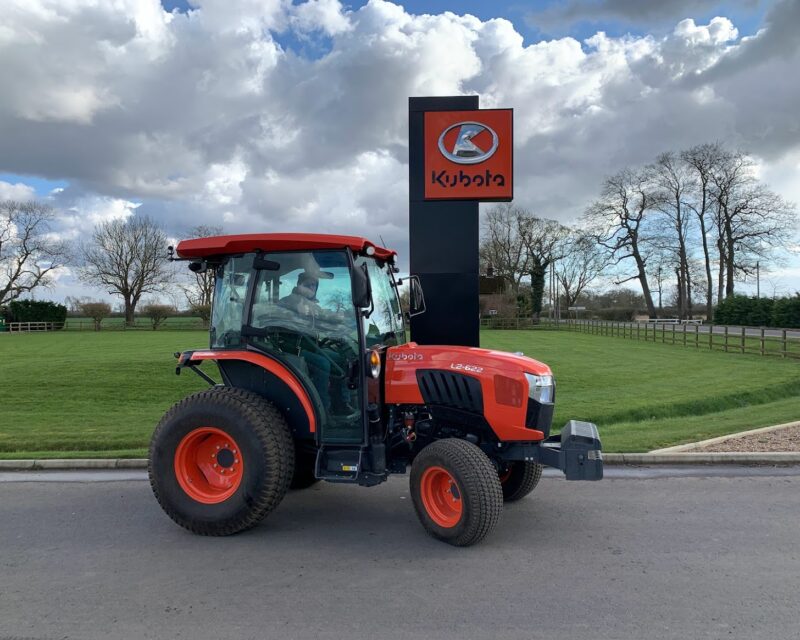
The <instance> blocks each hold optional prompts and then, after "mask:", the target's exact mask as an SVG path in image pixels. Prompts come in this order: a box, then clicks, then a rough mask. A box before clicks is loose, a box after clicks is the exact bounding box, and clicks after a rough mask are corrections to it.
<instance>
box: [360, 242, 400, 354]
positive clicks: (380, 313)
mask: <svg viewBox="0 0 800 640" xmlns="http://www.w3.org/2000/svg"><path fill="white" fill-rule="evenodd" d="M363 263H366V265H367V271H368V272H369V281H370V285H371V287H372V304H373V309H372V313H370V315H369V317H368V318H366V317H365V318H364V336H365V337H366V342H367V348H370V347H375V346H380V345H385V346H394V345H398V344H403V343H404V342H405V341H406V334H405V327H404V325H403V312H402V310H401V308H400V301H399V300H398V298H397V291H396V290H395V286H394V283H393V281H392V274H391V272H390V271H389V269H390V268H391V267H390V266H389V265H387V264H385V263H380V262H377V261H376V260H375V259H373V258H366V257H359V258H357V259H356V265H357V266H360V265H361V264H363Z"/></svg>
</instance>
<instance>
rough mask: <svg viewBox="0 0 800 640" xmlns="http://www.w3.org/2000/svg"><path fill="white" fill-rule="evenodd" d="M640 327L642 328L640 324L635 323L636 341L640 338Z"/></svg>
mask: <svg viewBox="0 0 800 640" xmlns="http://www.w3.org/2000/svg"><path fill="white" fill-rule="evenodd" d="M641 327H642V325H641V324H640V323H638V322H637V323H636V339H637V340H641V336H640V334H639V331H640V329H641Z"/></svg>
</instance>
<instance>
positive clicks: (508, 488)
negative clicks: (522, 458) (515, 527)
mask: <svg viewBox="0 0 800 640" xmlns="http://www.w3.org/2000/svg"><path fill="white" fill-rule="evenodd" d="M541 477H542V465H540V464H538V463H536V462H509V463H508V466H507V467H506V470H505V471H504V472H503V473H501V474H500V485H501V486H502V487H503V501H504V502H516V501H517V500H521V499H522V498H524V497H525V496H527V495H528V494H529V493H530V492H531V491H533V490H534V489H535V488H536V485H537V484H539V478H541Z"/></svg>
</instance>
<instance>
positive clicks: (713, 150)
mask: <svg viewBox="0 0 800 640" xmlns="http://www.w3.org/2000/svg"><path fill="white" fill-rule="evenodd" d="M724 155H725V151H724V149H723V148H722V145H720V144H719V143H718V142H715V143H710V144H709V143H707V144H701V145H697V146H694V147H692V148H691V149H687V150H686V151H683V152H681V160H682V161H683V163H684V164H685V165H686V166H687V168H688V170H689V171H690V173H692V174H693V180H692V184H691V189H692V194H691V197H690V198H687V199H686V200H685V202H684V204H685V206H686V207H688V208H689V209H690V210H691V211H693V212H694V215H695V217H696V218H697V222H698V225H699V227H700V228H699V235H700V242H701V245H702V247H703V266H704V268H705V281H706V286H705V291H706V295H705V298H706V300H705V302H706V317H707V318H711V317H712V316H713V315H714V278H713V277H712V275H711V250H710V248H709V245H708V238H709V235H710V234H711V232H712V231H713V228H714V216H713V210H714V202H715V196H714V174H715V172H716V170H717V166H718V164H719V163H720V161H721V159H722V158H723V157H724Z"/></svg>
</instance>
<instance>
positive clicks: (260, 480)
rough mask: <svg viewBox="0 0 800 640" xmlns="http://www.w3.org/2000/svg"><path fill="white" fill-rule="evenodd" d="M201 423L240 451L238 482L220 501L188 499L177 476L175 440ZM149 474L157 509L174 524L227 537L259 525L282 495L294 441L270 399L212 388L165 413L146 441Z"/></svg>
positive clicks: (286, 486) (291, 463) (291, 465)
mask: <svg viewBox="0 0 800 640" xmlns="http://www.w3.org/2000/svg"><path fill="white" fill-rule="evenodd" d="M202 426H215V427H217V428H220V429H222V430H223V431H226V432H227V433H229V434H230V436H231V437H232V438H233V439H234V440H235V441H236V442H237V443H238V445H239V448H240V449H241V454H242V462H243V477H242V482H241V485H240V486H239V488H238V489H237V491H236V493H234V494H233V495H232V496H231V497H230V498H228V499H227V500H225V501H223V502H220V503H218V504H203V503H200V502H197V501H195V500H194V499H192V498H191V497H189V496H188V495H187V494H186V492H184V491H183V489H182V488H181V487H180V485H179V484H178V481H177V478H176V475H175V466H174V458H175V451H176V449H177V446H178V444H179V443H180V441H181V439H182V438H183V437H184V436H185V435H186V434H187V433H189V432H190V431H192V430H194V429H196V428H198V427H202ZM148 473H149V476H150V486H151V487H152V488H153V493H154V494H155V496H156V499H157V500H158V502H159V504H160V505H161V508H162V509H164V511H165V512H166V514H167V515H168V516H169V517H170V518H172V520H174V521H175V522H176V523H177V524H179V525H180V526H182V527H184V528H186V529H188V530H189V531H192V532H194V533H197V534H200V535H207V536H227V535H231V534H234V533H238V532H240V531H244V530H246V529H249V528H251V527H253V526H255V525H256V524H258V523H259V522H260V521H261V520H262V519H263V518H264V516H266V515H267V514H268V513H269V512H270V511H272V510H273V509H275V507H277V506H278V504H279V503H280V502H281V500H282V499H283V497H284V496H285V495H286V492H287V491H288V489H289V484H290V482H291V480H292V476H293V473H294V442H293V441H292V437H291V435H290V432H289V427H288V426H287V424H286V420H285V419H284V417H283V415H282V414H281V413H280V411H278V409H277V408H276V407H275V405H273V404H272V403H271V402H269V401H267V400H266V399H264V398H263V397H261V396H259V395H258V394H256V393H253V392H251V391H246V390H244V389H238V388H235V387H221V386H220V387H214V388H212V389H208V390H205V391H200V392H198V393H195V394H193V395H191V396H188V397H186V398H184V399H183V400H181V401H180V402H178V403H177V404H175V405H174V406H173V407H172V408H171V409H170V410H169V411H167V413H166V414H165V415H164V417H163V418H162V419H161V422H159V424H158V426H157V427H156V430H155V432H154V433H153V437H152V439H151V442H150V457H149V463H148Z"/></svg>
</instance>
